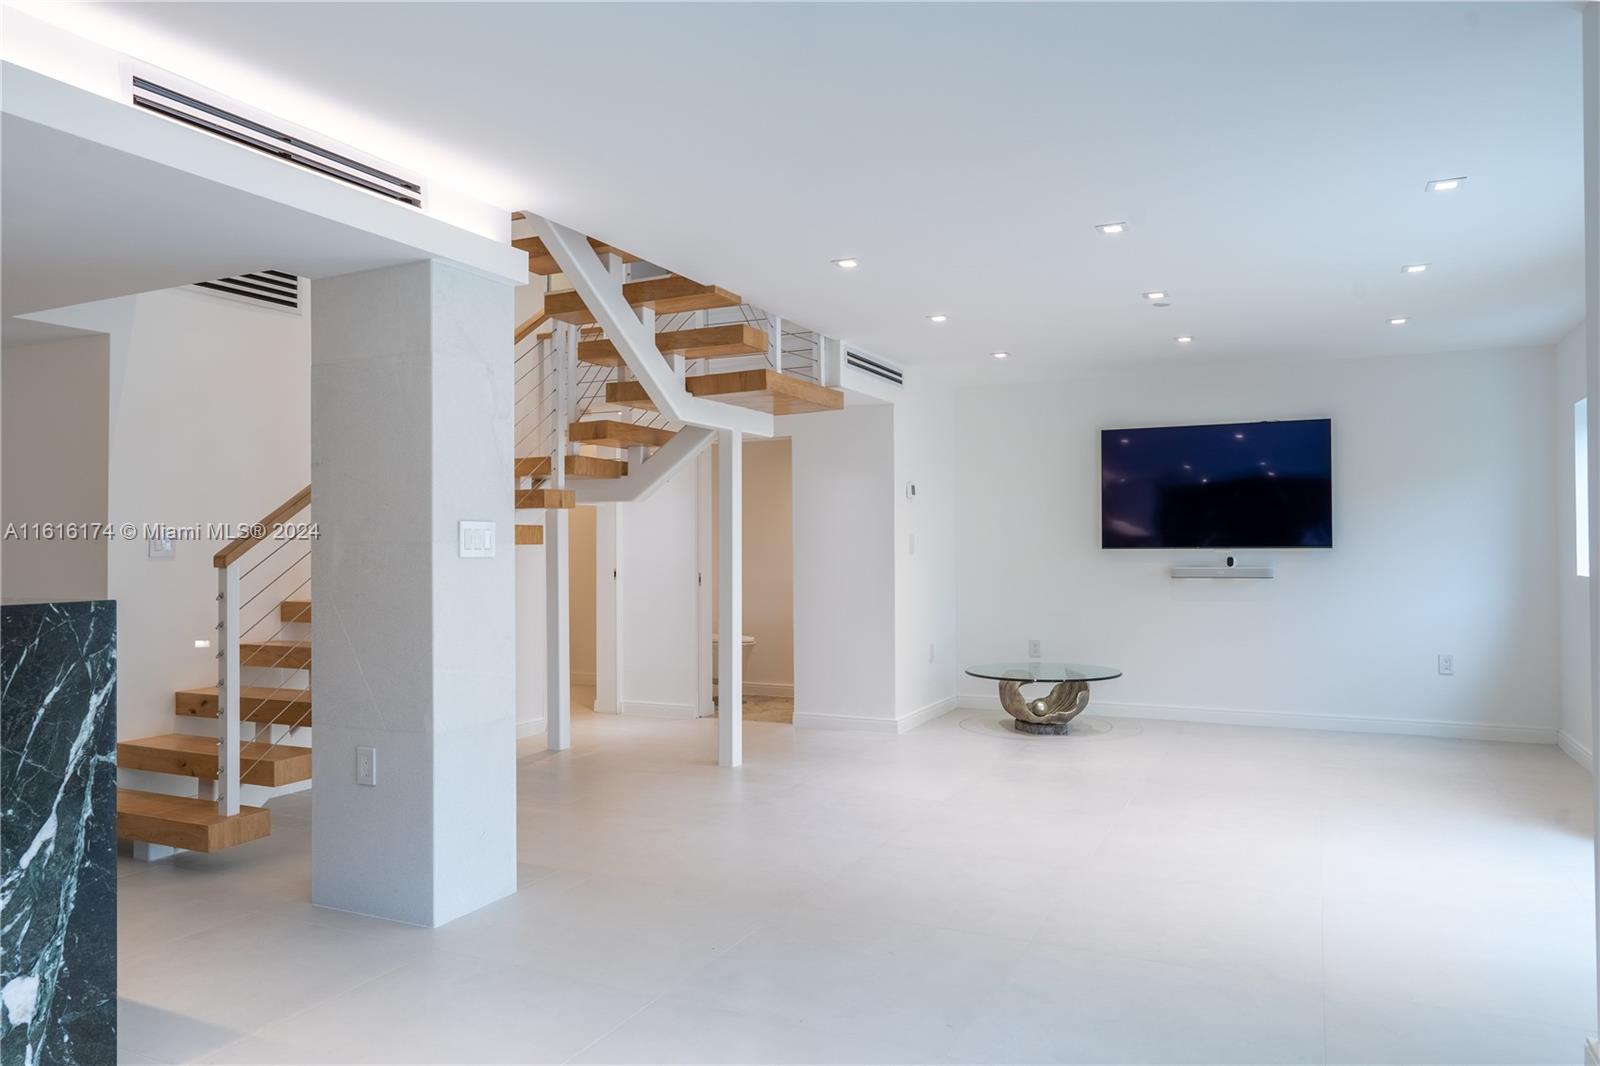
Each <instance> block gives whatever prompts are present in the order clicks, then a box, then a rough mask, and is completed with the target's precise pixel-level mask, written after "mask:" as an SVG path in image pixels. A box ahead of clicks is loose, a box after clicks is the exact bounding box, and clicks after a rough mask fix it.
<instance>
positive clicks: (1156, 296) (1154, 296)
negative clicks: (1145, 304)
mask: <svg viewBox="0 0 1600 1066" xmlns="http://www.w3.org/2000/svg"><path fill="white" fill-rule="evenodd" d="M1140 295H1141V296H1143V297H1144V298H1145V299H1146V300H1165V299H1166V298H1167V294H1166V293H1165V292H1163V291H1162V290H1160V289H1157V290H1156V291H1155V292H1145V293H1140Z"/></svg>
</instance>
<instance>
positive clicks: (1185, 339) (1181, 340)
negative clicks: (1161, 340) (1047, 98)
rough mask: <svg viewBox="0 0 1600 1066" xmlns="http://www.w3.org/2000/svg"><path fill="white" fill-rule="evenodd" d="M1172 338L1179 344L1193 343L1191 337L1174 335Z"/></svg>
mask: <svg viewBox="0 0 1600 1066" xmlns="http://www.w3.org/2000/svg"><path fill="white" fill-rule="evenodd" d="M1172 339H1173V340H1175V341H1177V342H1178V343H1179V344H1193V343H1194V338H1193V337H1174V338H1172Z"/></svg>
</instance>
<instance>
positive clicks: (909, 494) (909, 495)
mask: <svg viewBox="0 0 1600 1066" xmlns="http://www.w3.org/2000/svg"><path fill="white" fill-rule="evenodd" d="M916 497H917V483H916V482H915V481H908V482H906V499H908V500H914V499H916Z"/></svg>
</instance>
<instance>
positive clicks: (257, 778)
mask: <svg viewBox="0 0 1600 1066" xmlns="http://www.w3.org/2000/svg"><path fill="white" fill-rule="evenodd" d="M217 744H218V741H217V738H216V737H203V736H195V735H193V734H190V733H167V734H164V735H162V736H156V737H141V738H139V739H138V740H124V741H120V742H118V744H117V766H118V767H119V768H120V769H124V770H148V771H151V772H154V773H161V774H179V775H182V776H185V777H199V778H206V779H214V778H215V777H216V776H217V772H218V766H217ZM239 770H240V773H239V780H240V781H242V782H244V783H245V784H247V785H262V786H264V787H266V788H279V787H281V786H283V785H292V784H294V783H295V782H296V781H309V780H311V749H310V748H306V747H299V746H296V745H292V744H267V743H263V742H262V741H258V740H248V741H245V742H244V743H242V744H240V745H239Z"/></svg>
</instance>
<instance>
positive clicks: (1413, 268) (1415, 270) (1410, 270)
mask: <svg viewBox="0 0 1600 1066" xmlns="http://www.w3.org/2000/svg"><path fill="white" fill-rule="evenodd" d="M1427 269H1428V264H1427V263H1407V264H1406V265H1405V266H1403V267H1401V268H1400V273H1402V274H1421V273H1422V272H1423V271H1425V270H1427Z"/></svg>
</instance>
